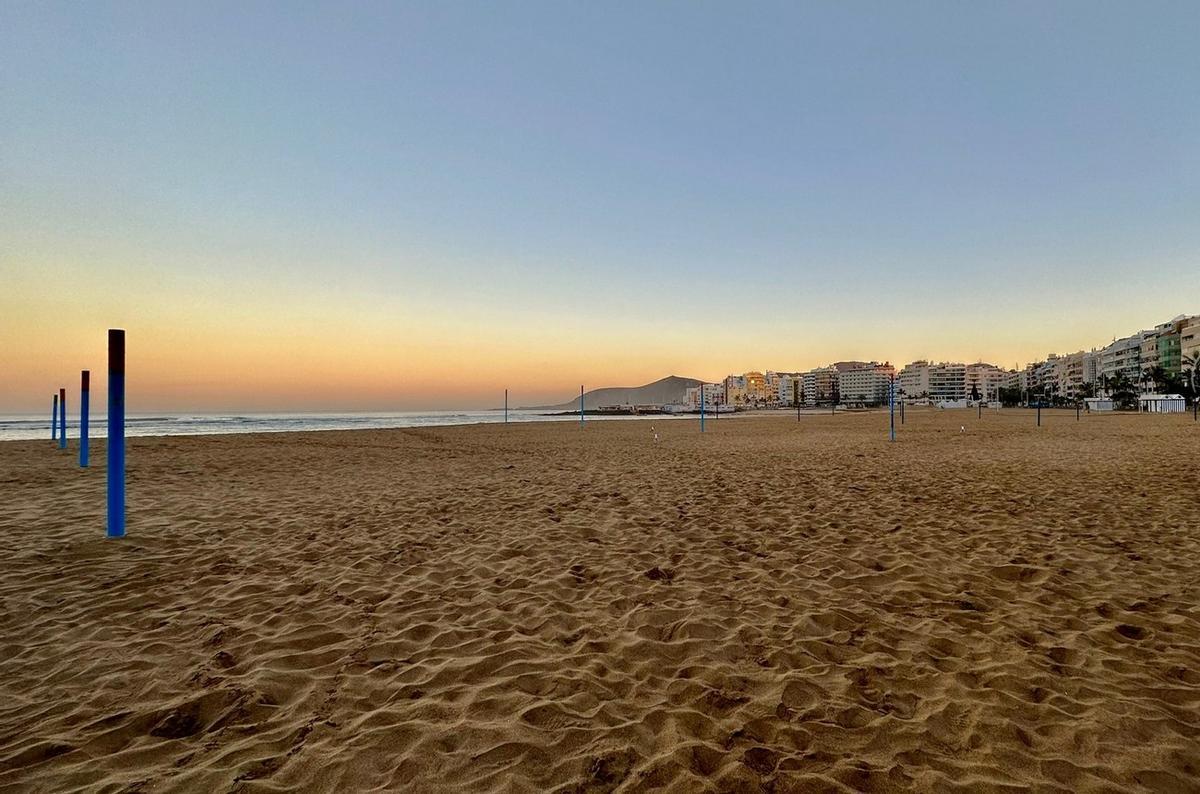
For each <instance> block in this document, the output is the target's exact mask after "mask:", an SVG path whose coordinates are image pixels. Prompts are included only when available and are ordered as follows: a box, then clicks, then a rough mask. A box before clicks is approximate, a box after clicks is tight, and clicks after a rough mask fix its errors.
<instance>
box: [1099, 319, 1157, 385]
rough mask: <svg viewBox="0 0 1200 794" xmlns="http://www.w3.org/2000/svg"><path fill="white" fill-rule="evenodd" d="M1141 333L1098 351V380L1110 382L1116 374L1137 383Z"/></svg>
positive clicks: (1139, 370) (1139, 367)
mask: <svg viewBox="0 0 1200 794" xmlns="http://www.w3.org/2000/svg"><path fill="white" fill-rule="evenodd" d="M1145 333H1152V332H1146V331H1142V332H1139V333H1136V334H1133V335H1132V336H1127V337H1125V338H1124V339H1117V340H1115V341H1114V342H1112V343H1111V344H1109V345H1108V346H1107V347H1105V348H1104V349H1102V350H1101V351H1100V373H1099V379H1100V380H1112V379H1113V378H1115V377H1116V376H1117V375H1118V374H1122V375H1124V376H1125V377H1127V378H1129V380H1130V382H1131V383H1137V381H1138V377H1139V376H1140V375H1141V363H1140V362H1141V349H1142V335H1143V334H1145Z"/></svg>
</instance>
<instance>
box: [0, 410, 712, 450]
mask: <svg viewBox="0 0 1200 794" xmlns="http://www.w3.org/2000/svg"><path fill="white" fill-rule="evenodd" d="M636 418H638V417H633V416H592V415H589V416H588V417H587V421H588V422H591V421H595V420H598V419H599V420H603V421H613V420H619V419H636ZM641 418H651V417H641ZM652 418H654V419H659V420H666V419H671V418H673V417H671V416H666V415H658V416H654V417H652ZM691 418H693V419H694V418H695V417H691ZM503 421H504V411H503V410H499V409H496V410H491V411H404V412H396V413H239V414H233V413H229V414H169V413H158V414H129V415H127V416H126V417H125V435H126V436H198V435H218V434H225V433H288V432H294V431H297V430H372V429H386V428H396V427H441V426H446V425H475V424H488V423H496V422H503ZM508 421H510V422H578V421H579V415H578V414H576V415H574V416H572V415H570V414H557V415H550V414H546V413H542V412H538V411H528V410H525V411H518V410H513V409H509V411H508ZM106 434H107V421H106V419H105V416H104V413H103V412H102V411H101V412H97V413H93V414H92V416H91V418H90V421H89V423H88V436H89V437H91V438H104V437H105V435H106ZM78 437H79V417H78V416H75V417H71V416H68V417H67V438H68V439H72V438H78ZM39 438H40V439H45V440H46V441H47V442H49V441H50V417H49V416H48V415H47V416H33V415H31V414H20V415H4V414H0V441H15V440H21V439H39Z"/></svg>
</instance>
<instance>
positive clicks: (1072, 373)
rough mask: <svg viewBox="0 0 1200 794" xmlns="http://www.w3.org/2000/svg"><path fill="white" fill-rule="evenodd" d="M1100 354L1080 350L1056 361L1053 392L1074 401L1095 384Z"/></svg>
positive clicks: (1093, 351)
mask: <svg viewBox="0 0 1200 794" xmlns="http://www.w3.org/2000/svg"><path fill="white" fill-rule="evenodd" d="M1099 357H1100V354H1099V353H1098V352H1097V351H1095V350H1080V351H1079V352H1078V353H1071V354H1070V355H1066V356H1063V357H1062V358H1060V359H1058V361H1057V366H1056V367H1055V372H1054V374H1055V380H1056V389H1055V392H1056V393H1057V394H1058V395H1059V396H1060V397H1065V398H1067V399H1069V400H1074V399H1077V398H1078V397H1080V395H1082V394H1084V393H1085V392H1086V391H1087V387H1088V386H1091V385H1093V384H1095V383H1096V380H1097V377H1098V375H1097V372H1098V369H1099V368H1098V363H1097V362H1098V361H1099Z"/></svg>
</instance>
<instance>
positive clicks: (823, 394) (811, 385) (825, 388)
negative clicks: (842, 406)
mask: <svg viewBox="0 0 1200 794" xmlns="http://www.w3.org/2000/svg"><path fill="white" fill-rule="evenodd" d="M837 375H838V372H837V370H836V369H834V368H833V367H817V368H816V369H810V370H809V371H808V372H804V373H802V374H801V375H800V379H801V383H802V385H803V387H804V404H805V405H807V406H809V407H810V408H811V407H815V406H818V405H829V403H830V402H831V401H833V400H834V398H835V397H836V395H837V390H838V385H839V384H838V381H837Z"/></svg>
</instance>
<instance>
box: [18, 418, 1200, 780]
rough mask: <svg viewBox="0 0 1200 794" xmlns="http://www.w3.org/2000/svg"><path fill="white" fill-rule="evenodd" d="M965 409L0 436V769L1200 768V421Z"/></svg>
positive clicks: (338, 776)
mask: <svg viewBox="0 0 1200 794" xmlns="http://www.w3.org/2000/svg"><path fill="white" fill-rule="evenodd" d="M970 420H971V421H970V424H968V425H967V427H968V429H969V432H968V433H966V434H962V433H959V432H958V429H959V426H960V425H961V424H962V417H960V416H954V415H950V414H936V413H932V412H928V413H925V412H920V411H915V410H914V411H912V412H910V413H909V421H908V423H907V424H906V425H905V427H904V428H903V431H902V435H901V440H900V442H898V443H896V444H894V445H889V444H887V443H886V440H885V438H886V437H885V435H884V424H883V422H884V421H886V420H884V419H883V418H882V417H881V416H880V415H878V414H874V415H872V414H859V415H851V416H839V417H812V418H806V419H805V421H804V422H801V423H799V424H797V423H796V422H795V421H794V418H792V419H783V418H773V419H737V420H732V421H720V422H710V423H709V429H710V431H711V432H710V433H708V434H706V435H705V436H704V437H700V436H699V434H698V433H696V428H695V426H694V424H691V423H682V422H679V423H676V422H670V423H662V422H660V423H659V424H658V426H657V429H658V432H659V434H660V437H661V439H662V440H661V441H660V442H659V443H657V444H656V443H654V442H653V440H652V438H651V436H650V433H649V430H648V427H649V424H648V423H644V422H623V423H607V424H605V423H599V422H596V423H592V424H590V425H589V426H588V428H587V429H586V430H585V431H582V432H581V431H579V429H578V428H577V427H574V426H567V425H541V426H510V427H507V428H504V427H495V426H493V427H477V428H443V429H437V430H405V431H370V432H361V433H309V434H291V435H278V436H265V435H264V436H240V437H224V438H190V439H171V440H168V439H134V440H132V441H131V442H130V457H129V459H130V463H131V467H132V468H131V491H130V499H129V504H130V520H129V523H130V531H131V534H130V537H129V538H127V539H126V540H125V541H122V542H112V541H107V540H105V539H104V538H103V537H102V527H103V513H102V511H103V505H102V501H101V498H102V493H103V487H104V482H103V454H102V449H101V450H98V452H99V453H100V454H97V455H96V456H95V457H96V466H97V467H96V468H94V469H92V470H90V471H87V472H80V471H79V470H77V469H75V468H74V467H73V465H72V461H71V459H69V458H68V456H65V455H59V454H57V453H56V451H54V450H52V449H51V448H50V444H49V443H45V444H41V443H29V442H16V443H6V444H3V445H0V487H2V489H3V498H4V510H3V511H2V512H0V531H2V533H3V537H4V538H5V539H6V542H7V550H6V564H5V566H4V568H3V573H2V574H0V693H2V694H3V696H4V697H3V698H2V699H0V789H4V790H14V791H69V790H88V791H92V790H97V791H130V792H132V791H145V792H153V791H280V790H288V789H306V790H321V791H352V790H406V791H446V790H471V791H496V792H501V791H503V792H513V791H515V792H541V791H559V792H604V791H615V790H621V791H643V790H645V791H649V790H669V791H701V790H713V791H775V792H791V791H795V792H800V791H804V792H809V791H881V792H883V791H972V792H978V791H1004V792H1007V791H1014V792H1015V791H1029V790H1036V791H1051V792H1053V791H1061V792H1075V791H1106V792H1116V791H1129V790H1151V791H1198V790H1200V738H1198V737H1200V606H1198V604H1200V600H1198V595H1200V584H1198V583H1200V501H1197V495H1198V494H1200V468H1198V467H1197V466H1196V464H1195V461H1196V456H1195V450H1196V449H1197V448H1200V447H1198V446H1197V445H1198V444H1200V429H1197V428H1195V427H1193V426H1192V424H1191V423H1190V422H1184V421H1182V419H1180V420H1179V421H1175V418H1166V417H1164V418H1157V417H1155V418H1148V417H1088V418H1087V419H1086V421H1084V422H1082V423H1076V422H1075V421H1074V413H1073V412H1070V413H1069V414H1068V413H1065V412H1064V413H1062V414H1057V413H1055V412H1046V416H1045V418H1044V424H1045V426H1044V427H1043V428H1041V429H1040V430H1038V429H1037V428H1035V427H1033V426H1032V424H1033V423H1032V418H1031V416H1029V415H1026V414H1024V413H1013V414H1007V415H996V414H992V415H989V416H987V417H985V418H984V420H982V421H977V420H975V418H974V416H973V415H972V416H971V417H970ZM101 447H102V445H101Z"/></svg>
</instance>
